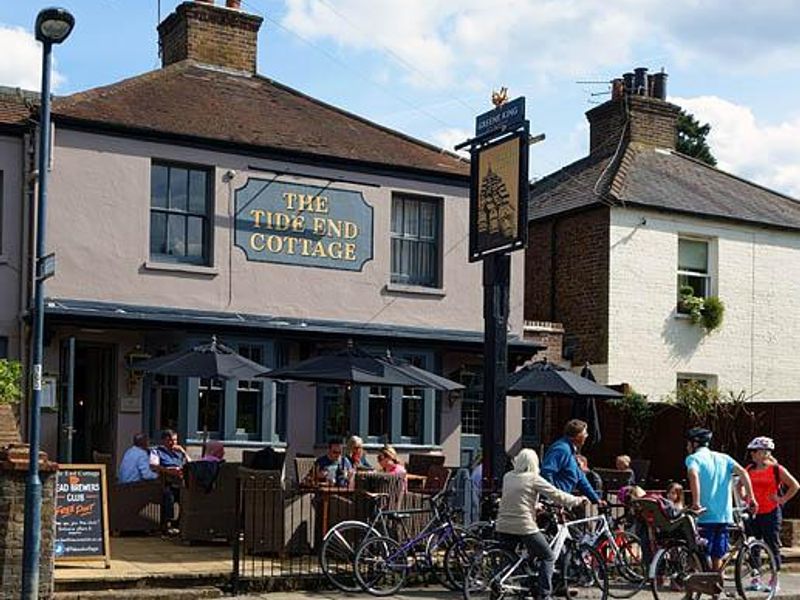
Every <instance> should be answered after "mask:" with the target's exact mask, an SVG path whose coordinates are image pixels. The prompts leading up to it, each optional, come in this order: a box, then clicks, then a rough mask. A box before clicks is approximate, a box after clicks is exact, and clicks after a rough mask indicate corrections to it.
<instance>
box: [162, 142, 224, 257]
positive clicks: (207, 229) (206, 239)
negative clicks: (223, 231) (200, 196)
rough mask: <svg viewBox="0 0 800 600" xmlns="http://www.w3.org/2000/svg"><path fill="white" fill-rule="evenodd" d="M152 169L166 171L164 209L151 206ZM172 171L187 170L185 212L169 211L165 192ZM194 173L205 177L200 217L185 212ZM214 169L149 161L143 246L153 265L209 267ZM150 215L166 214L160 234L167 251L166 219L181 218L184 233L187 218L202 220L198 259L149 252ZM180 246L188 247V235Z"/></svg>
mask: <svg viewBox="0 0 800 600" xmlns="http://www.w3.org/2000/svg"><path fill="white" fill-rule="evenodd" d="M155 167H165V168H166V169H167V206H166V207H154V206H153V170H154V168H155ZM172 169H186V170H187V171H188V173H187V176H188V182H187V186H188V187H187V199H186V210H185V211H183V210H178V209H173V208H171V207H170V201H169V198H170V196H169V190H170V183H169V182H170V173H171V172H172ZM192 171H197V172H202V173H204V174H205V177H206V182H205V183H206V185H205V188H206V190H205V207H204V212H203V214H200V213H199V212H191V211H190V209H189V206H190V204H191V203H190V200H189V197H190V196H189V194H190V193H191V172H192ZM215 171H216V169H215V167H214V166H208V165H200V164H194V163H187V162H181V161H173V160H162V159H157V158H153V159H151V161H150V203H149V206H148V240H147V241H148V245H147V252H148V257H149V258H148V260H150V261H152V262H156V263H172V264H189V265H199V266H208V267H210V266H213V256H214V252H213V248H214V239H213V235H214V226H213V220H214V210H213V208H214V206H216V200H215V198H214V173H215ZM153 213H158V214H165V215H167V224H166V227H165V230H164V234H165V236H166V240H165V241H166V243H167V248H168V243H169V221H170V216H179V217H182V218H183V219H184V230H186V227H188V223H189V219H190V218H202V219H203V228H202V231H203V244H202V254H201V256H199V257H198V256H186V255H184V256H178V255H175V254H169V253H161V252H153V249H152V246H153V227H152V219H153ZM184 237H185V240H184V243H185V244H187V245H188V234H185V236H184Z"/></svg>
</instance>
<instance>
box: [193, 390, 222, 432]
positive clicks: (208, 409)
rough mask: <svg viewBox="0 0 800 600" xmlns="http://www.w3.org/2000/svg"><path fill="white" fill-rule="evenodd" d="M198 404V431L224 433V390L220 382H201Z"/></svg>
mask: <svg viewBox="0 0 800 600" xmlns="http://www.w3.org/2000/svg"><path fill="white" fill-rule="evenodd" d="M198 396H199V398H198V402H197V431H204V432H205V431H207V432H208V433H215V434H219V433H221V432H222V403H223V398H224V390H223V389H222V384H221V383H220V382H219V381H214V380H211V381H209V380H208V379H202V380H200V387H199V389H198Z"/></svg>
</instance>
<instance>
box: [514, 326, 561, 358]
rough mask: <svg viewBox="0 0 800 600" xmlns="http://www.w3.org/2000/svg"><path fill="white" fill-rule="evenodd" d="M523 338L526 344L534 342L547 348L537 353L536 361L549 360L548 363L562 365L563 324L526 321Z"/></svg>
mask: <svg viewBox="0 0 800 600" xmlns="http://www.w3.org/2000/svg"><path fill="white" fill-rule="evenodd" d="M522 331H523V337H524V339H525V341H526V342H534V343H535V344H541V345H542V346H544V347H545V349H544V350H540V351H539V352H537V353H536V360H542V359H543V358H544V359H547V362H551V363H555V364H561V362H563V359H562V357H561V356H562V350H563V341H564V326H563V325H562V324H561V323H550V322H548V321H525V323H524V325H523V330H522Z"/></svg>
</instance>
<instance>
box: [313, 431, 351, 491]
mask: <svg viewBox="0 0 800 600" xmlns="http://www.w3.org/2000/svg"><path fill="white" fill-rule="evenodd" d="M352 469H353V465H352V464H350V459H348V458H347V457H346V456H343V452H342V442H341V440H338V439H332V440H329V441H328V452H327V454H323V455H322V456H320V457H318V458H317V460H316V461H314V472H315V473H316V477H317V481H318V482H326V483H332V484H335V485H341V486H344V485H347V483H348V482H347V474H348V472H349V471H351V470H352Z"/></svg>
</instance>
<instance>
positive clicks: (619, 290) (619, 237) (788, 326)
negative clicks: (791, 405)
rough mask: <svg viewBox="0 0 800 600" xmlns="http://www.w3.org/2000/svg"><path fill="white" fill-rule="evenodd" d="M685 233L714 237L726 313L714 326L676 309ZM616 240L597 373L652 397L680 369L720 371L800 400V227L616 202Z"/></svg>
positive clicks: (726, 384)
mask: <svg viewBox="0 0 800 600" xmlns="http://www.w3.org/2000/svg"><path fill="white" fill-rule="evenodd" d="M679 234H688V235H696V236H702V237H707V238H709V239H711V240H712V242H713V243H712V244H711V246H710V247H711V248H712V249H713V250H714V251H713V252H712V253H711V257H710V259H709V260H710V262H711V263H712V272H713V273H714V278H713V283H712V285H713V289H714V290H715V293H717V295H719V297H720V298H721V299H722V301H723V302H724V303H725V318H724V322H723V324H722V326H721V327H720V328H719V329H717V330H716V331H714V332H712V333H711V334H708V335H706V334H705V333H704V330H703V329H702V328H701V326H699V325H692V324H691V323H690V322H689V320H688V319H686V318H685V317H680V316H676V311H675V309H676V297H677V264H678V235H679ZM610 244H611V248H610V253H611V254H610V281H609V336H608V337H609V354H608V356H609V361H608V365H607V367H606V368H603V367H601V368H599V369H594V372H595V374H596V376H598V377H602V378H603V379H604V380H605V381H606V382H607V383H620V382H628V383H630V384H631V385H632V386H633V387H634V389H636V390H637V391H639V392H641V393H644V394H647V395H648V397H649V398H650V399H653V400H655V399H660V398H661V397H662V396H664V395H666V394H669V393H670V392H672V391H674V389H675V383H676V378H677V375H678V374H679V373H696V374H706V375H712V376H716V378H717V384H718V387H719V388H720V389H721V390H732V391H735V392H739V391H741V390H745V391H747V393H748V394H757V396H756V398H757V399H759V400H800V378H798V377H797V366H798V363H799V362H800V359H798V355H797V348H798V347H800V233H792V232H782V231H777V230H774V229H766V228H761V227H754V226H747V225H740V224H736V223H725V222H722V221H716V222H715V221H712V220H707V219H698V218H691V217H686V216H681V215H677V214H669V213H658V212H655V211H647V210H640V209H635V208H630V209H628V208H614V209H612V210H611V236H610ZM714 263H716V264H714Z"/></svg>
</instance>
